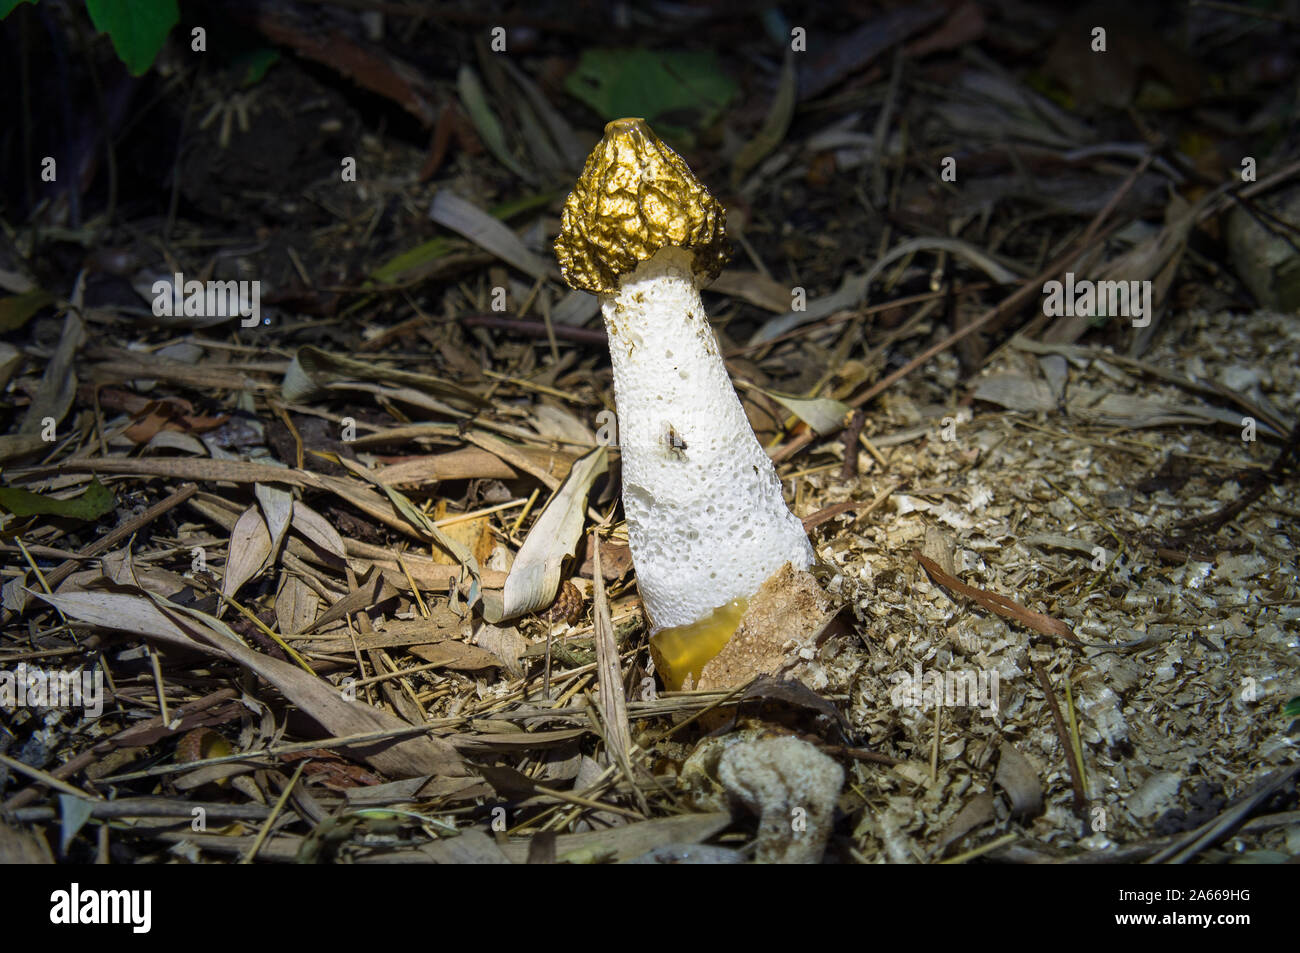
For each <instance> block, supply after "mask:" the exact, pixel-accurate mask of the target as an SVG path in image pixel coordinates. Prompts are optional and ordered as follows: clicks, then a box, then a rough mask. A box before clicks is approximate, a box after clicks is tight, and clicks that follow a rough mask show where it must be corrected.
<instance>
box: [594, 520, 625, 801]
mask: <svg viewBox="0 0 1300 953" xmlns="http://www.w3.org/2000/svg"><path fill="white" fill-rule="evenodd" d="M592 560H593V561H594V563H595V566H596V571H595V573H594V574H593V576H592V585H593V588H592V595H591V612H592V618H593V622H594V625H593V632H594V636H595V640H596V670H597V672H598V673H599V674H598V679H597V684H598V685H599V686H600V713H601V717H602V718H603V719H604V721H605V742H606V744H608V745H609V753H610V756H611V757H612V758H613V761H614V763H615V764H618V765H619V766H620V767H622V769H623V773H624V775H625V776H626V777H627V779H628V780H629V781H631V780H632V770H631V764H632V727H631V725H630V724H629V723H628V720H627V695H626V693H625V692H624V691H623V671H622V668H621V667H620V665H619V657H618V643H617V642H616V641H615V640H614V623H613V622H612V621H611V620H610V617H609V600H608V599H607V598H606V596H605V578H604V576H602V575H601V572H600V539H599V538H597V537H593V539H592Z"/></svg>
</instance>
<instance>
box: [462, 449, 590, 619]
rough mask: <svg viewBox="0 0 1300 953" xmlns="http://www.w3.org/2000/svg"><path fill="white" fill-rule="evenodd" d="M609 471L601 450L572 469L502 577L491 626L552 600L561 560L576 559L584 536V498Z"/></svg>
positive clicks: (558, 582)
mask: <svg viewBox="0 0 1300 953" xmlns="http://www.w3.org/2000/svg"><path fill="white" fill-rule="evenodd" d="M608 466H609V450H608V448H607V447H603V446H601V447H597V448H596V449H595V450H592V451H591V452H590V453H588V454H586V455H585V456H583V457H581V458H579V459H578V460H577V462H575V463H574V464H573V469H572V470H570V471H569V476H568V478H567V479H566V480H565V481H564V485H563V486H562V487H560V489H559V490H558V491H557V492H556V493H555V495H554V496H552V497H551V501H550V502H549V503H547V504H546V509H545V510H543V511H542V515H541V516H539V517H538V518H537V522H536V523H534V524H533V528H532V529H531V530H529V531H528V538H527V539H525V540H524V545H523V546H521V547H520V549H519V554H518V555H517V556H516V557H515V562H514V565H513V566H512V567H511V569H510V575H508V576H507V577H506V586H505V592H504V594H503V596H502V602H503V605H502V609H501V612H500V614H499V615H495V616H493V615H490V614H488V612H487V611H485V612H484V617H485V618H486V619H487V620H488V621H489V622H493V623H496V622H500V621H501V620H502V619H513V618H516V617H517V616H521V615H523V614H524V613H526V612H534V611H536V610H538V609H544V608H545V607H546V606H548V605H550V604H551V602H552V600H554V599H555V593H556V592H557V591H558V590H559V586H560V569H561V567H562V565H563V563H564V559H565V557H567V556H572V555H573V554H574V550H575V549H576V548H577V545H578V539H579V537H580V536H581V535H582V526H583V522H584V520H585V519H586V516H585V514H586V509H587V494H588V492H589V491H590V490H591V484H592V483H593V482H594V481H595V479H596V477H598V476H600V475H601V474H602V473H604V472H605V470H606V469H607V468H608ZM485 609H486V607H485Z"/></svg>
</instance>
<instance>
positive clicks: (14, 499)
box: [0, 480, 117, 520]
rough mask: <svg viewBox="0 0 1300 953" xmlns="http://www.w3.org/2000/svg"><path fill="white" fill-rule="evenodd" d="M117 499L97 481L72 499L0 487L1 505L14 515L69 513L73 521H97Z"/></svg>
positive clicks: (92, 482) (0, 506)
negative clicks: (59, 498)
mask: <svg viewBox="0 0 1300 953" xmlns="http://www.w3.org/2000/svg"><path fill="white" fill-rule="evenodd" d="M116 502H117V501H116V500H115V499H114V497H113V491H112V490H110V489H109V488H108V487H106V486H104V484H102V483H100V482H99V481H98V480H91V481H90V486H89V487H87V488H86V491H85V492H84V493H82V494H81V495H80V496H74V497H72V499H69V500H58V499H55V498H54V497H52V496H42V495H41V494H40V493H33V492H32V491H31V490H20V489H19V488H18V487H15V486H2V487H0V508H4V509H6V510H8V511H9V512H10V513H12V514H13V515H14V516H66V517H68V518H69V519H74V520H97V519H99V518H100V517H101V516H103V515H104V514H105V513H107V512H108V511H109V510H111V509H112V508H113V506H114V504H115V503H116Z"/></svg>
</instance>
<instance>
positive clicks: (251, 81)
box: [234, 46, 280, 89]
mask: <svg viewBox="0 0 1300 953" xmlns="http://www.w3.org/2000/svg"><path fill="white" fill-rule="evenodd" d="M278 62H280V51H279V50H273V49H271V47H269V46H259V47H258V48H257V49H255V50H252V51H250V52H248V53H245V54H244V55H242V56H239V57H236V59H235V63H234V65H235V67H236V68H240V67H242V68H243V71H244V77H243V79H241V80H240V81H239V84H240V85H241V86H242V87H244V88H245V89H247V88H248V87H250V86H256V85H257V84H258V83H260V82H261V81H262V78H263V77H264V76H266V74H267V71H268V70H270V68H271V67H272V66H274V65H275V64H276V63H278Z"/></svg>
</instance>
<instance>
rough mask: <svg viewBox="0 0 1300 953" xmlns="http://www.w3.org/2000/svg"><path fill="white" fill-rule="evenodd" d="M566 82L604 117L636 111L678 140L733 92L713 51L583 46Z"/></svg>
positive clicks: (705, 120) (707, 121) (710, 119)
mask: <svg viewBox="0 0 1300 953" xmlns="http://www.w3.org/2000/svg"><path fill="white" fill-rule="evenodd" d="M564 88H565V89H566V90H567V91H568V93H569V95H571V96H573V97H574V98H576V99H580V100H581V101H582V102H584V103H586V104H587V105H588V106H590V107H591V108H592V109H594V110H595V111H596V112H598V113H599V114H600V115H601V116H602V117H604V118H605V119H606V120H610V119H619V118H622V117H624V116H636V117H639V118H642V119H645V120H646V121H648V122H650V123H651V124H652V125H654V126H655V131H656V132H658V133H659V134H660V135H661V136H665V137H668V138H676V139H678V140H683V139H686V138H689V136H690V132H689V131H690V130H691V129H698V128H701V127H703V126H707V125H709V124H710V123H712V122H713V120H714V119H716V118H717V116H718V114H719V113H721V112H722V110H723V109H724V108H725V107H726V105H727V103H729V102H730V101H731V99H732V97H734V96H735V95H736V84H735V82H733V81H732V79H731V77H730V76H728V75H727V74H726V73H724V72H723V70H722V67H721V65H720V64H719V62H718V59H717V57H715V56H714V55H713V54H712V53H695V52H681V51H676V52H675V51H671V50H619V49H594V50H585V51H584V52H583V54H582V58H581V59H580V60H579V61H578V65H577V67H576V68H575V69H574V71H573V72H572V73H570V74H569V77H568V79H566V80H565V82H564Z"/></svg>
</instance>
